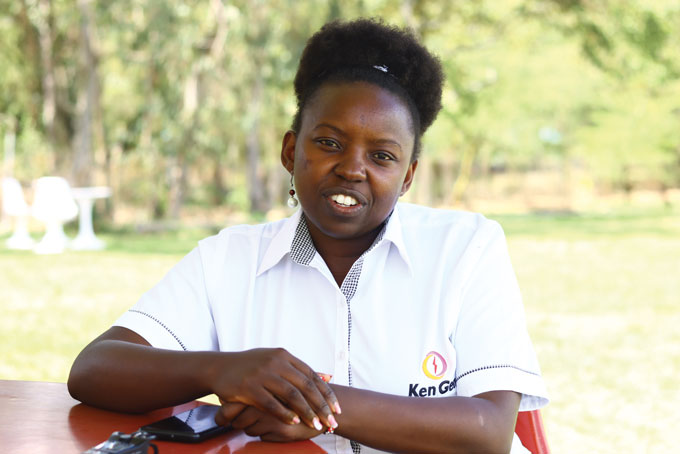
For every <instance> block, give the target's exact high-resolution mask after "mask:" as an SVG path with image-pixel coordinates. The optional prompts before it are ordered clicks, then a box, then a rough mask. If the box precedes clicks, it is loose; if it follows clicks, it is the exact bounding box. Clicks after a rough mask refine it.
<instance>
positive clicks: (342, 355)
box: [338, 351, 347, 361]
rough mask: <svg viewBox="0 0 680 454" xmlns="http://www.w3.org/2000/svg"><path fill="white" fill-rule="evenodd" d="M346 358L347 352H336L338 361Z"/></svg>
mask: <svg viewBox="0 0 680 454" xmlns="http://www.w3.org/2000/svg"><path fill="white" fill-rule="evenodd" d="M346 358H347V353H345V351H340V352H338V361H344V360H345V359H346Z"/></svg>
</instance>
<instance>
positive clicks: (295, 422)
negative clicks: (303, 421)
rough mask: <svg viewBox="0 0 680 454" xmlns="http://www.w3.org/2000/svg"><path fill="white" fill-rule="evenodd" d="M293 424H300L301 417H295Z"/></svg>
mask: <svg viewBox="0 0 680 454" xmlns="http://www.w3.org/2000/svg"><path fill="white" fill-rule="evenodd" d="M293 424H300V417H299V416H297V415H296V416H294V417H293Z"/></svg>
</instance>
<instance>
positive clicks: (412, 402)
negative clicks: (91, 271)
mask: <svg viewBox="0 0 680 454" xmlns="http://www.w3.org/2000/svg"><path fill="white" fill-rule="evenodd" d="M333 389H334V390H335V393H336V395H337V396H338V400H339V401H340V403H341V405H342V410H343V413H342V415H340V417H339V418H338V423H339V428H338V429H337V430H336V433H337V434H338V435H341V436H343V437H345V438H349V439H351V440H355V441H358V442H360V443H362V444H365V445H367V446H372V447H374V448H376V449H380V450H384V451H390V452H419V453H426V452H433V453H444V452H475V453H483V452H508V451H509V450H510V446H511V443H512V434H513V431H514V427H515V419H516V417H517V408H518V406H519V400H520V397H519V395H518V394H516V393H514V392H510V391H495V392H491V393H485V394H483V395H480V396H478V397H472V398H471V397H445V398H437V399H426V398H415V397H404V396H393V395H388V394H382V393H376V392H372V391H366V390H361V389H355V388H347V387H344V386H338V385H333Z"/></svg>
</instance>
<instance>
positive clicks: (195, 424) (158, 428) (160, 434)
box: [141, 405, 231, 443]
mask: <svg viewBox="0 0 680 454" xmlns="http://www.w3.org/2000/svg"><path fill="white" fill-rule="evenodd" d="M219 409H220V407H218V406H217V405H200V406H198V407H196V408H194V409H191V410H187V411H185V412H182V413H179V414H176V415H175V416H171V417H169V418H165V419H161V420H160V421H156V422H154V423H151V424H148V425H146V426H144V427H142V428H141V430H143V431H144V432H147V433H150V434H153V435H155V436H156V438H158V439H159V440H168V441H181V442H185V443H198V442H199V441H203V440H206V439H208V438H210V437H214V436H216V435H219V434H223V433H225V432H228V431H230V430H231V427H225V426H220V425H218V424H217V423H215V414H216V413H217V411H218V410H219Z"/></svg>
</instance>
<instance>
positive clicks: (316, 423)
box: [312, 417, 323, 430]
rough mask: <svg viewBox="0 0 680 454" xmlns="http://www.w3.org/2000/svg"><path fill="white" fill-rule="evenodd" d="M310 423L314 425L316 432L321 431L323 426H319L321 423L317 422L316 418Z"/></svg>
mask: <svg viewBox="0 0 680 454" xmlns="http://www.w3.org/2000/svg"><path fill="white" fill-rule="evenodd" d="M312 423H313V424H314V428H315V429H316V430H321V429H323V426H322V425H321V421H319V418H316V417H315V418H314V420H313V421H312Z"/></svg>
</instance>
